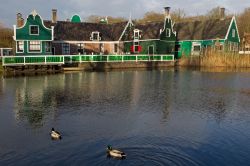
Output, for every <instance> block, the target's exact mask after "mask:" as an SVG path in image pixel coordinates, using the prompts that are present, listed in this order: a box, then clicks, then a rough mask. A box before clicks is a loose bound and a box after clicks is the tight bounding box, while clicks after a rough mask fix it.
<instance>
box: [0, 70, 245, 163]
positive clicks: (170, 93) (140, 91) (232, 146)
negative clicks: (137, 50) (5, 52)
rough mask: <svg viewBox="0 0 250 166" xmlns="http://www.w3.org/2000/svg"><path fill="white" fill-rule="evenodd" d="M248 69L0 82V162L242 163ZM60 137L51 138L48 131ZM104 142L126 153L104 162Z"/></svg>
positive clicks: (83, 74)
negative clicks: (242, 70)
mask: <svg viewBox="0 0 250 166" xmlns="http://www.w3.org/2000/svg"><path fill="white" fill-rule="evenodd" d="M249 76H250V75H249V73H248V72H214V71H213V72H208V71H200V70H190V69H188V70H175V69H164V70H163V69H162V70H135V71H110V72H74V73H64V74H56V75H42V76H23V77H9V78H0V165H23V166H26V165H36V166H39V165H41V166H43V165H171V166H173V165H192V166H193V165H199V166H201V165H204V166H211V165H218V166H222V165H226V166H229V165H234V166H235V165H248V164H249V163H250V156H249V154H250V144H249V140H250V77H249ZM52 127H54V128H55V129H56V130H59V131H60V132H61V133H62V139H61V140H57V141H53V140H51V138H50V135H49V133H50V130H51V128H52ZM107 145H112V146H113V147H114V148H117V149H120V150H122V151H124V152H125V153H126V154H127V158H126V159H124V160H118V159H114V158H109V157H107V155H106V147H107Z"/></svg>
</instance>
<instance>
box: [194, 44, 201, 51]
mask: <svg viewBox="0 0 250 166" xmlns="http://www.w3.org/2000/svg"><path fill="white" fill-rule="evenodd" d="M193 51H201V46H200V45H197V46H194V49H193Z"/></svg>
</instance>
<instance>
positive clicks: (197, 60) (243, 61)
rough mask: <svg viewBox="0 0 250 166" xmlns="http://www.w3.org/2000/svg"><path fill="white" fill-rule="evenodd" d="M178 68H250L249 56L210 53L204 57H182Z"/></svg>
mask: <svg viewBox="0 0 250 166" xmlns="http://www.w3.org/2000/svg"><path fill="white" fill-rule="evenodd" d="M178 64H179V65H180V66H200V67H229V68H250V55H239V54H229V53H212V54H209V55H206V56H191V57H183V58H181V59H180V60H179V63H178Z"/></svg>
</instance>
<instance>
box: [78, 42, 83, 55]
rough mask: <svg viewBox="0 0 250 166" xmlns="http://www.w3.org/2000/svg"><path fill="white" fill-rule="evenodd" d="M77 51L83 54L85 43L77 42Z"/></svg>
mask: <svg viewBox="0 0 250 166" xmlns="http://www.w3.org/2000/svg"><path fill="white" fill-rule="evenodd" d="M77 51H78V53H79V54H83V51H84V44H83V43H78V44H77Z"/></svg>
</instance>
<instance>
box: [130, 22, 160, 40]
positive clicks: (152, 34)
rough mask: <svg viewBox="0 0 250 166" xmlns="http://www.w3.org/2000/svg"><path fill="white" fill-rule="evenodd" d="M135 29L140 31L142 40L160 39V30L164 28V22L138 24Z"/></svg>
mask: <svg viewBox="0 0 250 166" xmlns="http://www.w3.org/2000/svg"><path fill="white" fill-rule="evenodd" d="M135 28H136V29H139V30H141V35H142V38H141V39H142V40H146V39H160V29H163V28H164V22H153V23H147V24H138V25H135Z"/></svg>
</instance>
